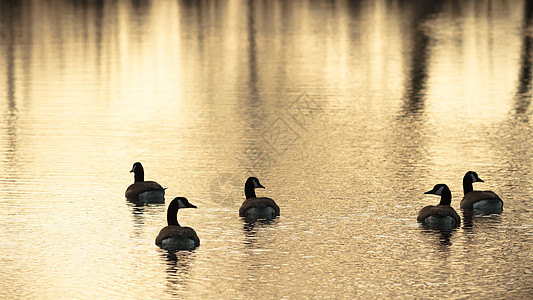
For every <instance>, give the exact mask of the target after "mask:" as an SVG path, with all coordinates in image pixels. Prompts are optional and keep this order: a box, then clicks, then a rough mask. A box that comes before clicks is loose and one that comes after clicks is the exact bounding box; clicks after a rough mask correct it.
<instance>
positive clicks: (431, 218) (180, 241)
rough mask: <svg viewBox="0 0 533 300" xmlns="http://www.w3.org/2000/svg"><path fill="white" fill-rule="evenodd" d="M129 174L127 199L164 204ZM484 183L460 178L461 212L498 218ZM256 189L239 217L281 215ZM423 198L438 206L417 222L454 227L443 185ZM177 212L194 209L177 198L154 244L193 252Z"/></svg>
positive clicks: (498, 208) (248, 189) (152, 187)
mask: <svg viewBox="0 0 533 300" xmlns="http://www.w3.org/2000/svg"><path fill="white" fill-rule="evenodd" d="M130 172H133V173H134V174H135V176H134V178H135V182H134V183H133V184H131V185H130V186H129V187H128V188H127V189H126V194H125V195H126V198H127V199H128V200H131V201H133V202H138V203H143V204H146V203H164V202H165V198H164V196H165V188H163V187H162V186H161V185H160V184H159V183H157V182H155V181H145V180H144V168H143V166H142V164H141V163H140V162H136V163H134V164H133V168H132V169H131V171H130ZM474 182H483V180H481V178H479V176H478V175H477V173H476V172H473V171H469V172H467V173H466V174H465V176H464V177H463V189H464V197H463V200H461V209H463V210H470V211H473V212H474V213H476V214H499V213H501V212H502V211H503V201H502V200H501V199H500V197H498V195H496V193H494V192H492V191H474V189H473V186H472V184H473V183H474ZM256 188H265V187H264V186H263V185H261V183H260V182H259V179H257V178H256V177H249V178H248V179H247V180H246V183H245V184H244V194H245V195H246V199H245V200H244V202H243V203H242V205H241V207H240V209H239V216H241V217H244V218H246V219H251V220H254V219H272V218H275V217H277V216H279V215H280V209H279V206H278V205H277V204H276V202H275V201H274V200H272V199H270V198H267V197H257V196H256V194H255V189H256ZM425 194H434V195H438V196H440V197H441V199H440V203H439V204H438V205H428V206H426V207H424V208H422V209H421V210H420V212H419V214H418V218H417V221H418V222H419V223H422V224H424V225H429V226H430V227H439V228H440V227H442V226H445V227H457V226H459V225H460V224H461V218H460V217H459V215H458V214H457V212H456V211H455V210H454V209H453V207H451V206H450V204H451V201H452V193H451V191H450V189H449V188H448V186H447V185H446V184H437V185H435V187H433V189H432V190H431V191H428V192H425ZM180 208H197V207H196V206H195V205H193V204H191V203H189V200H187V198H184V197H176V198H174V199H173V200H172V202H170V204H169V206H168V209H167V223H168V225H167V226H166V227H164V228H163V229H161V231H160V232H159V234H158V235H157V237H156V239H155V244H156V245H158V246H160V247H162V248H165V249H173V250H192V249H194V248H196V247H198V246H199V245H200V239H199V238H198V235H197V234H196V232H195V231H194V229H192V228H190V227H184V226H181V225H180V224H179V223H178V218H177V214H178V210H179V209H180Z"/></svg>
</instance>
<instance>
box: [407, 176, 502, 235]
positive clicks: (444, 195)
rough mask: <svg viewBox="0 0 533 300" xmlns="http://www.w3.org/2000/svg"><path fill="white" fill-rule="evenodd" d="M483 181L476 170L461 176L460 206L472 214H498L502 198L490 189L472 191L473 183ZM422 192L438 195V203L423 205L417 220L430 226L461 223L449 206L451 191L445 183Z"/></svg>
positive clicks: (455, 225) (448, 225)
mask: <svg viewBox="0 0 533 300" xmlns="http://www.w3.org/2000/svg"><path fill="white" fill-rule="evenodd" d="M475 182H484V181H483V180H481V178H479V176H478V175H477V173H476V172H474V171H468V172H466V174H465V176H464V177H463V190H464V196H463V199H462V200H461V204H460V207H461V209H462V210H464V211H470V212H473V213H474V214H481V215H489V214H500V213H501V212H502V211H503V201H502V199H501V198H500V197H499V196H498V195H497V194H496V193H494V192H492V191H474V187H473V185H472V184H473V183H475ZM424 194H433V195H438V196H440V203H439V205H428V206H426V207H423V208H422V209H421V210H420V212H419V214H418V218H417V221H418V222H419V223H422V224H424V225H429V226H430V227H439V228H442V227H445V228H446V227H457V226H459V225H460V224H461V218H460V217H459V215H458V214H457V212H456V211H455V209H453V207H451V206H450V204H451V202H452V192H451V191H450V189H449V188H448V186H447V185H446V184H437V185H435V186H434V187H433V189H432V190H431V191H428V192H425V193H424Z"/></svg>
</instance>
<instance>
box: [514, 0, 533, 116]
mask: <svg viewBox="0 0 533 300" xmlns="http://www.w3.org/2000/svg"><path fill="white" fill-rule="evenodd" d="M532 25H533V1H532V0H526V1H525V3H524V23H523V25H522V38H523V41H522V50H521V51H522V52H521V55H520V73H519V78H518V87H517V91H516V95H515V107H514V116H515V118H517V119H519V120H522V121H529V117H528V111H529V108H530V106H531V97H532V96H533V95H532V93H531V77H532V74H531V69H532V68H531V67H532V59H533V58H532V55H531V52H532V50H533V37H532V35H533V32H531V30H533V28H532Z"/></svg>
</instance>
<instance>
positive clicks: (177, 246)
mask: <svg viewBox="0 0 533 300" xmlns="http://www.w3.org/2000/svg"><path fill="white" fill-rule="evenodd" d="M180 208H196V206H195V205H192V204H190V203H189V201H188V200H187V199H186V198H183V197H176V198H174V200H172V202H170V204H169V206H168V209H167V223H168V226H165V227H163V228H162V229H161V231H159V234H158V235H157V237H156V238H155V244H156V245H157V246H159V247H161V248H165V249H171V250H192V249H194V248H196V247H198V246H200V239H199V238H198V235H197V234H196V231H194V229H192V228H191V227H182V226H180V224H179V223H178V217H177V214H178V210H179V209H180Z"/></svg>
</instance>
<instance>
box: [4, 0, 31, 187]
mask: <svg viewBox="0 0 533 300" xmlns="http://www.w3.org/2000/svg"><path fill="white" fill-rule="evenodd" d="M0 14H1V20H0V24H2V27H3V28H2V29H1V31H0V33H1V34H0V40H2V44H3V45H4V47H5V61H6V73H5V80H6V98H7V110H6V113H5V114H4V119H5V122H6V130H7V141H8V144H7V149H6V153H5V156H6V161H7V164H8V168H7V173H8V174H10V173H14V172H16V170H17V168H16V164H17V163H16V160H17V127H18V126H17V117H18V112H17V93H20V92H21V91H22V90H23V89H20V90H19V88H18V87H17V77H18V76H19V75H18V74H17V63H16V61H17V50H16V49H17V46H18V42H19V39H20V38H21V37H23V32H22V31H21V28H22V27H23V26H21V23H22V22H24V21H25V20H24V19H23V15H22V6H21V4H20V3H19V2H18V1H3V2H2V3H1V4H0ZM29 20H30V18H28V21H29ZM28 47H29V46H28ZM28 56H29V55H28ZM10 177H12V176H10Z"/></svg>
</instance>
